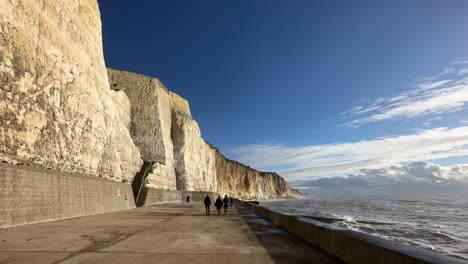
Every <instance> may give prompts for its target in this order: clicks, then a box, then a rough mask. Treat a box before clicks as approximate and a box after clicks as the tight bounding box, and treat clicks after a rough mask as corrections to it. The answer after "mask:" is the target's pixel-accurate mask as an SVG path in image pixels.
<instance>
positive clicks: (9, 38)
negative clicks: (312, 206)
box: [0, 0, 297, 198]
mask: <svg viewBox="0 0 468 264" xmlns="http://www.w3.org/2000/svg"><path fill="white" fill-rule="evenodd" d="M0 120H1V124H0V160H1V161H4V162H8V163H13V164H14V163H22V164H30V165H32V166H37V167H45V168H51V169H55V170H59V171H64V172H70V173H81V174H87V175H92V176H100V177H104V178H108V179H111V180H115V181H124V182H131V181H132V180H133V178H134V176H135V174H136V173H137V172H138V171H139V170H140V168H141V166H142V164H143V161H151V162H154V165H153V168H152V172H151V174H150V175H149V177H148V179H147V182H146V185H147V186H148V187H150V188H155V189H164V190H167V189H169V190H191V191H213V192H219V193H227V194H230V195H231V194H232V195H234V196H238V197H256V198H272V197H284V196H293V195H296V194H297V192H296V191H295V190H292V189H291V188H290V187H289V185H288V184H287V183H286V182H285V181H284V179H282V178H281V177H280V176H279V175H277V174H276V173H264V172H258V171H256V170H254V169H251V168H249V167H247V166H245V165H242V164H240V163H238V162H235V161H230V160H228V159H226V158H224V157H223V156H222V155H221V154H220V153H219V151H218V150H217V149H215V148H214V147H212V146H211V145H209V144H207V143H206V142H205V141H204V140H203V138H202V137H201V132H200V128H199V126H198V124H197V122H196V121H195V120H193V118H192V116H191V113H190V108H189V103H188V102H187V101H186V100H185V99H183V98H182V97H180V96H178V95H177V94H175V93H173V92H171V91H169V90H168V89H167V88H166V87H165V86H164V85H163V84H162V83H161V82H160V81H159V80H158V79H156V78H151V77H147V76H143V75H140V74H136V73H130V72H125V71H118V70H112V69H106V67H105V63H104V56H103V50H102V34H101V20H100V13H99V8H98V3H97V0H85V1H72V0H61V1H46V0H36V1H15V0H5V1H1V2H0Z"/></svg>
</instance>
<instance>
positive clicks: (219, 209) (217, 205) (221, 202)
mask: <svg viewBox="0 0 468 264" xmlns="http://www.w3.org/2000/svg"><path fill="white" fill-rule="evenodd" d="M214 205H215V206H216V210H218V215H220V214H221V207H223V200H221V196H218V199H216V202H215V204H214Z"/></svg>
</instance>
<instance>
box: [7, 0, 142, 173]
mask: <svg viewBox="0 0 468 264" xmlns="http://www.w3.org/2000/svg"><path fill="white" fill-rule="evenodd" d="M0 47H1V48H0V88H1V89H0V119H1V123H2V125H1V126H0V146H1V149H0V159H1V160H3V161H8V162H10V163H17V162H20V163H27V164H33V165H35V166H41V167H47V168H53V169H56V170H60V171H66V172H80V173H85V174H91V175H101V176H103V177H107V178H113V179H116V180H120V179H129V180H130V179H131V178H132V177H133V176H134V175H135V172H136V171H138V170H139V168H140V166H141V159H140V154H139V151H138V149H137V148H136V146H135V144H134V143H133V141H132V139H131V137H130V135H129V133H128V132H127V128H126V127H125V124H124V123H123V122H122V121H121V119H120V118H118V117H117V116H116V115H117V110H116V109H115V107H114V104H113V101H112V99H111V97H112V94H111V91H110V89H109V83H108V79H107V74H106V68H105V65H104V57H103V51H102V41H101V20H100V14H99V8H98V3H97V1H96V0H87V1H74V0H63V1H45V0H37V1H0Z"/></svg>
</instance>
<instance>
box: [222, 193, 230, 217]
mask: <svg viewBox="0 0 468 264" xmlns="http://www.w3.org/2000/svg"><path fill="white" fill-rule="evenodd" d="M223 207H224V214H227V209H228V207H229V199H228V197H227V195H224V199H223Z"/></svg>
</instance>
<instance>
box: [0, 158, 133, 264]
mask: <svg viewBox="0 0 468 264" xmlns="http://www.w3.org/2000/svg"><path fill="white" fill-rule="evenodd" d="M126 195H127V198H128V199H126ZM0 201H1V205H0V228H4V227H11V226H17V225H26V224H32V223H38V222H45V221H51V220H57V219H63V218H70V217H77V216H84V215H92V214H99V213H105V212H111V211H116V210H123V209H130V208H134V207H135V202H134V200H133V192H132V188H131V186H130V185H129V184H124V183H117V182H115V181H109V180H104V179H100V178H97V177H91V176H83V175H72V174H66V173H62V172H57V171H53V170H44V169H37V168H31V167H27V166H17V165H9V164H4V163H0ZM0 234H1V230H0ZM1 237H2V236H1V235H0V248H1V247H2V245H3V244H2V242H1V240H2V239H1ZM0 262H1V261H0Z"/></svg>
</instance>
